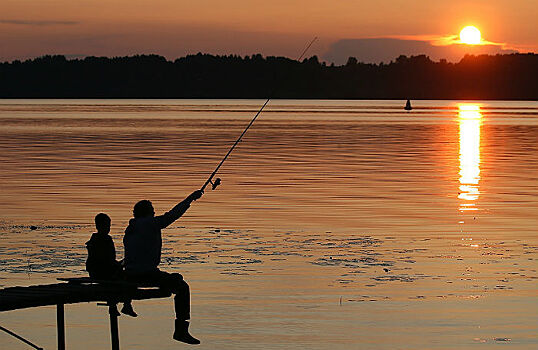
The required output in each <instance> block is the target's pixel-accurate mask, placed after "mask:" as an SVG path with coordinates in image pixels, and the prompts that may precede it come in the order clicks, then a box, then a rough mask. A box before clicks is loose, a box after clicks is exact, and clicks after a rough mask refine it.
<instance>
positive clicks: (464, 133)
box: [458, 104, 482, 211]
mask: <svg viewBox="0 0 538 350" xmlns="http://www.w3.org/2000/svg"><path fill="white" fill-rule="evenodd" d="M458 107H459V124H460V158H459V159H460V172H459V174H460V180H459V181H460V187H459V195H458V198H459V199H461V200H462V202H460V207H459V209H460V211H465V210H477V208H476V205H475V203H474V202H475V201H476V200H477V199H478V197H479V195H480V190H479V181H480V126H481V123H482V114H481V113H480V106H479V105H476V104H465V105H459V106H458Z"/></svg>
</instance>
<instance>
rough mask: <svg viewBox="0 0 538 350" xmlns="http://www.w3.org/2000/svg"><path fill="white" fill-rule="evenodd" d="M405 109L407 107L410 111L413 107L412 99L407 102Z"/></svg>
mask: <svg viewBox="0 0 538 350" xmlns="http://www.w3.org/2000/svg"><path fill="white" fill-rule="evenodd" d="M404 109H405V110H406V111H410V110H412V109H413V107H411V100H407V103H406V104H405V107H404Z"/></svg>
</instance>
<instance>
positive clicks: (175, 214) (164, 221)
mask: <svg viewBox="0 0 538 350" xmlns="http://www.w3.org/2000/svg"><path fill="white" fill-rule="evenodd" d="M202 194H204V192H203V191H201V190H197V191H194V192H193V193H191V194H190V195H189V196H188V197H187V198H185V199H184V200H183V201H182V202H180V203H178V204H177V205H176V206H175V207H173V208H172V209H170V210H169V211H168V212H166V213H164V214H163V215H159V216H156V217H155V220H157V223H158V225H159V227H160V228H165V227H168V226H169V225H170V224H172V223H173V222H174V221H176V220H177V219H179V218H180V217H181V216H182V215H183V214H184V213H185V212H186V211H187V209H189V207H190V206H191V203H192V202H194V201H195V200H197V199H199V198H200V197H202Z"/></svg>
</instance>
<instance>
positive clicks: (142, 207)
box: [133, 199, 155, 218]
mask: <svg viewBox="0 0 538 350" xmlns="http://www.w3.org/2000/svg"><path fill="white" fill-rule="evenodd" d="M133 216H134V217H135V218H143V217H147V216H155V210H154V209H153V204H151V202H150V201H148V200H147V199H144V200H142V201H140V202H138V203H136V204H135V206H134V208H133Z"/></svg>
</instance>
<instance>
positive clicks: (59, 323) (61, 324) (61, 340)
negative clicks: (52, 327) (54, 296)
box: [56, 304, 65, 350]
mask: <svg viewBox="0 0 538 350" xmlns="http://www.w3.org/2000/svg"><path fill="white" fill-rule="evenodd" d="M56 328H57V329H58V350H65V318H64V304H57V305H56Z"/></svg>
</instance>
